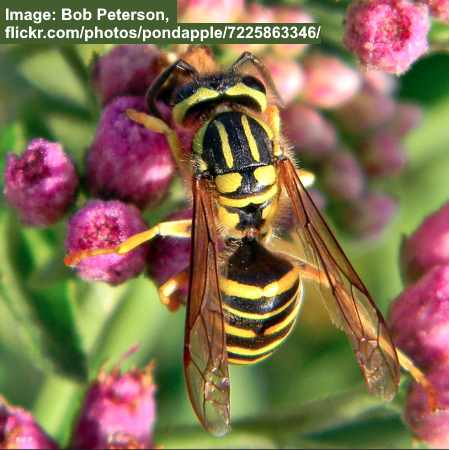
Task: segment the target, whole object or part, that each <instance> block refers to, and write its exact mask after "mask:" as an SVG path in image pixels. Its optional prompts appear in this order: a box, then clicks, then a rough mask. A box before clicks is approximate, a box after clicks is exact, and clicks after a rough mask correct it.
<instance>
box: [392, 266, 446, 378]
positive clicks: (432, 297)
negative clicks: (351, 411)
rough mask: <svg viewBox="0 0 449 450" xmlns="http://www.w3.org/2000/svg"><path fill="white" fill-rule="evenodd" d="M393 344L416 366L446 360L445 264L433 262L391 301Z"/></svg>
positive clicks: (441, 362)
mask: <svg viewBox="0 0 449 450" xmlns="http://www.w3.org/2000/svg"><path fill="white" fill-rule="evenodd" d="M389 319H390V320H389V322H390V330H391V332H392V334H393V339H394V342H395V344H396V345H397V346H398V347H399V348H400V349H401V350H403V351H405V352H406V353H407V354H408V355H409V356H410V357H411V358H412V359H413V361H415V362H416V363H417V364H418V365H419V366H420V367H422V368H424V369H426V368H430V367H438V365H440V364H448V363H449V347H448V345H447V342H448V339H449V265H445V266H436V267H434V268H433V269H431V270H429V271H428V272H427V273H426V274H425V275H423V276H422V277H421V278H420V279H419V280H418V281H417V282H416V283H415V284H412V285H410V286H408V287H407V288H406V289H405V290H404V291H403V292H402V293H401V295H400V296H399V297H398V298H397V299H396V300H395V301H394V302H393V304H392V306H391V309H390V314H389Z"/></svg>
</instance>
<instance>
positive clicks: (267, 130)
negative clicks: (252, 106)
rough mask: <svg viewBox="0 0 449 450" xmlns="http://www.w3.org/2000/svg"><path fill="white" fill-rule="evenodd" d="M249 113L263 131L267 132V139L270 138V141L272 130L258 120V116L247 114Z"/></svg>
mask: <svg viewBox="0 0 449 450" xmlns="http://www.w3.org/2000/svg"><path fill="white" fill-rule="evenodd" d="M249 115H250V116H251V117H252V118H253V119H254V120H255V121H256V122H257V123H258V124H259V125H260V126H261V127H262V128H263V129H264V130H265V133H267V136H268V139H270V141H272V140H273V130H272V129H271V128H270V127H269V126H268V125H267V124H266V123H265V122H264V121H263V120H260V119H259V118H258V117H255V116H253V115H252V114H249Z"/></svg>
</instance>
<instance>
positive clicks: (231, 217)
mask: <svg viewBox="0 0 449 450" xmlns="http://www.w3.org/2000/svg"><path fill="white" fill-rule="evenodd" d="M218 221H219V223H220V224H222V225H224V226H226V227H228V228H230V229H235V228H236V227H237V225H238V224H239V222H240V217H239V215H238V214H237V213H231V212H229V211H228V210H227V209H226V208H223V207H222V206H219V207H218Z"/></svg>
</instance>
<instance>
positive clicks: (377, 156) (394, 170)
mask: <svg viewBox="0 0 449 450" xmlns="http://www.w3.org/2000/svg"><path fill="white" fill-rule="evenodd" d="M360 151H361V156H362V161H363V165H364V166H365V168H366V170H367V172H368V174H369V175H371V176H373V177H388V176H393V175H398V174H399V173H400V172H401V170H402V169H403V168H404V167H405V165H406V163H407V154H406V153H405V150H404V148H403V146H402V144H401V140H400V139H399V138H398V137H397V136H395V135H394V134H392V133H389V132H388V131H386V130H379V131H378V132H376V133H375V134H373V135H372V136H370V137H369V138H368V139H367V140H366V141H365V142H364V143H363V144H362V146H361V149H360Z"/></svg>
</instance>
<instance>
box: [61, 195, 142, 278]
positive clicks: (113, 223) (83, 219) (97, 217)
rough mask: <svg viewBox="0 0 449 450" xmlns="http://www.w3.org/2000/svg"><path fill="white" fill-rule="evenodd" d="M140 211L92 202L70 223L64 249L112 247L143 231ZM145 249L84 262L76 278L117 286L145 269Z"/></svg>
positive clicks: (123, 204)
mask: <svg viewBox="0 0 449 450" xmlns="http://www.w3.org/2000/svg"><path fill="white" fill-rule="evenodd" d="M146 228H147V227H146V225H145V222H144V221H143V219H142V216H141V214H140V211H139V210H138V209H137V208H136V207H134V206H132V205H126V204H125V203H122V202H119V201H117V200H110V201H101V200H91V201H89V202H88V203H87V204H86V205H85V206H84V207H83V208H82V209H80V210H79V211H78V212H77V213H76V214H75V215H74V216H73V217H72V218H71V219H70V221H69V223H68V231H67V239H66V249H67V251H68V252H69V253H70V252H76V251H80V250H88V249H100V248H112V247H115V246H117V245H118V244H120V243H122V242H123V241H124V240H125V239H127V238H129V237H130V236H132V235H133V234H136V233H140V232H141V231H144V230H145V229H146ZM146 254H147V246H145V245H142V246H140V247H138V248H136V249H135V250H133V251H132V252H129V253H125V254H123V255H117V254H108V255H98V256H92V257H88V258H85V259H83V260H82V261H81V262H80V263H79V264H78V265H77V270H78V273H79V276H80V277H81V278H83V279H85V280H89V281H105V282H107V283H110V284H114V285H115V284H119V283H123V282H124V281H126V280H128V279H129V278H132V277H135V276H136V275H138V274H139V273H141V272H142V271H143V269H144V267H145V260H146Z"/></svg>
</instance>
